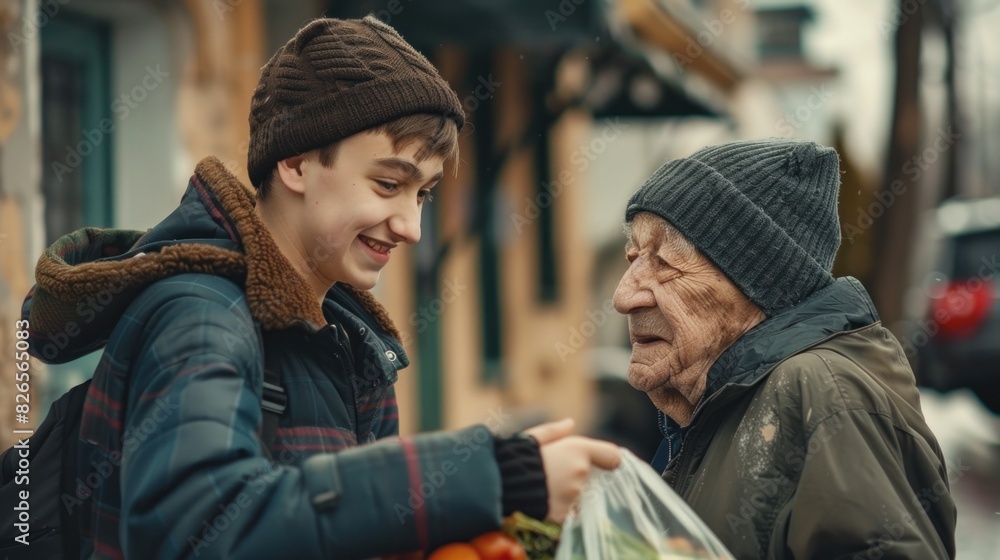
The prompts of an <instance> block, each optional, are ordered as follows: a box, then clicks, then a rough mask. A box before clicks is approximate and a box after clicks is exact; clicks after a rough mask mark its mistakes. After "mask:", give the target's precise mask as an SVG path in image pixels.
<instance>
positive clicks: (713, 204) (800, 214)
mask: <svg viewBox="0 0 1000 560" xmlns="http://www.w3.org/2000/svg"><path fill="white" fill-rule="evenodd" d="M839 189H840V158H839V157H838V155H837V152H836V150H834V149H833V148H828V147H825V146H820V145H818V144H816V143H813V142H795V141H788V140H782V139H766V140H750V141H743V142H733V143H729V144H722V145H718V146H710V147H707V148H703V149H701V150H699V151H698V152H696V153H695V154H694V155H692V156H691V157H687V158H681V159H677V160H673V161H669V162H667V163H666V164H664V165H663V166H661V167H660V168H659V169H657V170H656V172H655V173H653V175H652V176H651V177H650V178H649V179H648V180H647V181H646V183H645V184H644V185H643V186H642V187H640V188H639V190H638V191H636V192H635V194H633V195H632V197H631V199H630V200H629V202H628V206H627V207H626V210H625V220H626V221H628V222H631V221H632V220H633V219H634V218H635V215H636V214H637V213H639V212H651V213H653V214H655V215H657V216H659V217H661V218H663V219H665V220H666V221H667V222H669V223H670V224H671V225H673V226H674V227H675V228H677V229H678V230H679V231H680V232H681V233H683V234H684V235H685V236H686V237H687V238H688V239H689V240H690V241H691V242H692V243H693V244H694V245H695V247H697V248H698V249H699V250H700V251H701V252H702V253H703V254H704V255H705V256H706V257H708V258H709V259H710V260H711V261H712V262H713V263H714V264H715V265H716V266H717V267H719V269H721V270H722V272H723V273H725V274H726V276H728V277H729V278H730V279H731V280H732V281H733V282H734V283H735V284H736V285H737V286H738V287H739V288H740V290H742V292H743V293H744V294H745V295H746V296H747V297H748V298H749V299H750V300H751V301H753V302H754V303H756V304H757V305H758V306H759V307H760V308H761V310H763V311H764V313H765V314H766V315H768V316H772V315H774V314H776V313H778V312H780V311H781V310H782V309H785V308H787V307H790V306H792V305H795V304H797V303H799V302H801V301H802V300H804V299H806V298H807V297H808V296H809V295H810V294H812V293H813V292H815V291H816V290H819V289H821V288H824V287H826V286H828V285H830V284H831V283H832V282H833V276H832V275H831V274H830V270H831V268H832V267H833V259H834V257H835V256H836V254H837V248H838V247H839V246H840V221H839V219H838V217H837V195H838V191H839Z"/></svg>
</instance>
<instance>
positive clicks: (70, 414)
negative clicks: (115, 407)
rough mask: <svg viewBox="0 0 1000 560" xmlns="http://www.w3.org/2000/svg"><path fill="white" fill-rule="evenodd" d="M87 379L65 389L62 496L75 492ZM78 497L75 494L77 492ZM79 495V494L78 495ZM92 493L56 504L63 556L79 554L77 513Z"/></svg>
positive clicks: (60, 485) (60, 482) (87, 386)
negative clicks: (71, 504) (72, 503)
mask: <svg viewBox="0 0 1000 560" xmlns="http://www.w3.org/2000/svg"><path fill="white" fill-rule="evenodd" d="M91 381H92V380H91V379H88V380H87V381H84V382H83V383H81V384H79V385H77V386H76V387H73V388H72V389H71V390H70V391H69V405H68V406H67V407H66V412H65V414H66V416H65V418H66V420H65V425H64V426H65V427H64V429H65V430H66V433H65V438H64V440H63V441H65V443H66V444H65V445H64V446H63V456H62V468H61V469H60V471H59V477H60V479H61V480H60V481H59V488H60V490H61V491H62V494H61V495H62V496H66V495H69V496H76V495H77V494H76V490H77V489H76V479H77V470H76V469H77V460H76V457H77V450H78V448H79V441H80V421H81V420H82V419H83V405H84V403H85V402H86V400H87V392H88V391H89V390H90V383H91ZM77 497H78V496H77ZM78 498H79V497H78ZM92 499H93V498H92V495H88V496H87V497H86V498H85V499H84V500H83V502H84V504H85V505H84V504H77V505H76V507H72V508H67V507H65V506H63V504H60V507H59V524H60V526H61V527H62V541H63V543H62V544H63V556H64V557H65V558H79V557H80V530H81V529H82V527H81V524H80V513H81V511H82V510H83V509H84V508H88V509H89V507H90V501H91V500H92Z"/></svg>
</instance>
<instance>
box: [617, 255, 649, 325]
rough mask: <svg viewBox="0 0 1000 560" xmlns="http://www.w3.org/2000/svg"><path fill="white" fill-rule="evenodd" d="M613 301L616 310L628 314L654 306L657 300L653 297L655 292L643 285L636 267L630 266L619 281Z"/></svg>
mask: <svg viewBox="0 0 1000 560" xmlns="http://www.w3.org/2000/svg"><path fill="white" fill-rule="evenodd" d="M612 303H614V305H615V310H616V311H618V312H619V313H621V314H622V315H628V314H629V313H632V312H633V311H635V310H637V309H641V308H643V307H654V306H655V305H656V300H655V299H654V298H653V292H651V291H650V290H649V289H647V288H645V287H643V286H642V284H641V283H640V282H639V278H638V277H637V276H636V274H635V269H634V267H632V266H630V267H629V268H628V270H626V271H625V275H624V276H622V279H621V281H620V282H618V288H616V289H615V295H614V297H613V298H612Z"/></svg>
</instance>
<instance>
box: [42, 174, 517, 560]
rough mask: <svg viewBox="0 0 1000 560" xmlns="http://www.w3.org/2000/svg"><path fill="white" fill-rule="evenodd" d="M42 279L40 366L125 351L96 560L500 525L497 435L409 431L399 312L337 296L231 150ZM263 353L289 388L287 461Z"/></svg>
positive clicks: (354, 543) (94, 461)
mask: <svg viewBox="0 0 1000 560" xmlns="http://www.w3.org/2000/svg"><path fill="white" fill-rule="evenodd" d="M314 258H317V259H321V258H323V256H322V255H315V256H314ZM36 279H37V284H36V286H35V287H34V288H33V289H32V292H31V293H30V294H29V295H28V297H27V299H26V300H25V303H24V306H23V315H24V318H26V319H28V320H29V321H30V333H31V339H30V341H31V347H32V349H33V351H34V352H35V354H36V355H37V356H38V357H39V358H41V359H43V360H44V361H47V362H63V361H66V360H70V359H73V358H75V357H78V356H81V355H83V354H86V353H88V352H90V351H92V350H95V349H99V348H101V347H102V346H106V348H105V349H104V353H103V355H102V357H101V360H100V365H99V367H98V369H97V371H96V372H95V374H94V378H93V382H92V384H91V387H90V390H89V393H88V395H87V400H86V404H85V413H84V418H83V422H82V427H81V436H80V451H79V457H80V461H79V463H80V464H79V469H78V472H79V473H80V474H81V478H80V479H79V480H78V484H79V488H78V492H77V495H76V496H67V497H65V499H64V501H65V502H66V505H67V507H77V506H78V505H79V504H81V503H82V502H81V500H82V499H83V498H85V497H87V495H88V494H90V493H93V497H94V499H93V503H92V505H91V507H90V508H89V509H87V510H86V511H83V512H82V515H83V519H84V531H83V533H84V535H83V536H84V539H85V542H84V554H83V556H84V557H90V554H91V553H92V554H93V557H94V558H123V557H124V558H140V559H153V558H161V559H174V558H230V559H238V558H254V559H257V558H303V559H304V558H368V557H373V556H378V555H381V554H386V553H390V552H401V551H407V550H415V549H421V548H427V547H432V546H435V545H438V544H441V543H443V542H446V541H452V540H463V539H468V538H471V537H472V536H475V535H477V534H481V533H483V532H486V531H489V530H493V529H495V528H497V527H498V526H499V523H500V514H501V511H500V509H501V507H500V504H501V481H500V476H499V472H498V466H497V461H496V458H495V457H494V448H493V445H494V440H493V438H492V436H491V434H490V433H489V431H488V430H487V429H486V427H485V426H476V427H472V428H469V429H466V430H463V431H459V432H451V433H438V434H429V435H421V436H415V437H407V438H397V437H392V436H397V434H398V413H397V410H396V399H395V393H394V390H393V383H394V382H395V381H396V379H397V370H398V369H401V368H403V367H405V366H406V365H407V364H408V361H407V357H406V354H405V352H404V351H403V348H402V346H401V345H400V343H399V334H398V332H397V331H396V329H395V327H394V326H393V325H392V323H391V321H389V319H388V317H387V315H386V313H385V311H384V309H383V308H382V307H381V306H380V305H379V304H378V303H377V302H376V301H375V300H374V299H373V298H372V297H371V296H370V295H369V294H368V293H366V292H360V291H357V290H354V289H352V288H349V287H345V286H342V285H336V286H335V287H334V288H333V289H331V290H330V292H329V293H328V294H327V297H326V299H325V300H324V302H323V304H322V307H321V306H320V305H319V304H318V302H316V300H315V297H314V296H313V294H312V292H311V290H310V289H309V287H308V286H307V285H306V284H305V281H304V279H303V278H302V277H301V275H299V274H298V273H297V272H295V271H294V269H293V268H292V266H291V264H290V263H289V262H288V261H287V260H286V259H285V257H284V256H283V255H282V254H281V253H280V251H279V250H278V248H277V246H276V245H275V244H274V241H273V239H272V238H271V237H270V235H269V234H268V233H267V231H266V230H265V229H264V226H263V224H262V223H261V222H260V221H259V219H258V218H257V216H256V215H255V214H254V212H253V195H252V194H251V193H250V192H249V191H248V190H247V189H246V188H245V187H243V185H241V184H240V182H239V181H238V180H237V179H235V178H234V177H233V176H232V175H231V174H229V172H228V171H227V170H226V169H225V168H224V166H223V165H222V164H221V163H220V162H219V161H218V160H216V159H214V158H209V159H206V160H204V161H202V162H201V163H200V164H199V165H198V167H197V168H196V170H195V175H194V176H193V177H192V178H191V181H190V183H189V185H188V188H187V190H186V192H185V193H184V195H183V198H182V201H181V204H180V206H179V207H178V208H177V209H176V210H175V211H174V212H173V213H171V214H170V215H169V216H168V217H167V218H166V219H164V220H163V221H162V222H161V223H160V224H158V225H157V226H155V227H154V228H152V229H151V230H149V231H147V232H145V233H142V232H137V231H125V230H97V229H85V230H80V231H78V232H76V233H74V234H71V235H69V236H67V237H64V238H62V239H60V240H59V241H58V242H57V243H56V244H54V245H53V246H52V247H50V248H49V249H48V250H47V251H46V253H45V254H44V255H43V256H42V258H41V259H40V260H39V263H38V266H37V267H36ZM263 356H266V357H267V360H268V364H269V367H275V368H277V369H278V370H279V371H280V374H281V376H282V383H283V385H284V387H285V389H286V391H287V394H288V409H287V411H286V412H285V413H284V415H283V416H282V418H281V420H280V422H279V425H278V429H277V433H276V438H275V443H274V445H273V447H271V452H272V455H273V460H269V459H267V458H266V457H265V456H264V455H263V452H262V450H261V442H260V439H259V436H258V430H259V426H260V425H261V416H262V413H261V408H260V399H261V394H262V384H263V363H264V360H263ZM271 364H273V366H272V365H271ZM376 440H381V441H376ZM362 443H370V445H363V446H359V444H362ZM94 473H97V474H96V475H95V474H94ZM84 475H86V476H84Z"/></svg>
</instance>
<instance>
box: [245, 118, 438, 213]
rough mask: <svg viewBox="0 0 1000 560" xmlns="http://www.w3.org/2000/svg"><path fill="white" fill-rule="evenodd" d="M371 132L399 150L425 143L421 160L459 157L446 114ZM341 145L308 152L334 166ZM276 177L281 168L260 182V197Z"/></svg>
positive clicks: (419, 154)
mask: <svg viewBox="0 0 1000 560" xmlns="http://www.w3.org/2000/svg"><path fill="white" fill-rule="evenodd" d="M367 132H372V133H376V134H378V133H384V134H386V135H387V136H389V138H390V139H391V140H392V148H393V149H394V150H395V151H397V152H399V151H401V150H403V149H404V148H406V147H407V146H409V145H410V144H413V143H415V142H419V143H421V146H420V149H419V150H417V153H416V154H415V156H414V157H416V159H417V161H418V162H421V161H424V160H426V159H428V158H431V157H435V156H436V157H443V158H444V159H445V162H446V163H451V162H453V161H454V160H455V159H456V158H457V157H458V127H457V126H456V125H455V122H454V121H453V120H451V119H449V118H447V117H444V116H443V115H430V114H418V115H410V116H407V117H402V118H399V119H396V120H394V121H390V122H387V123H385V124H383V125H379V126H377V127H375V128H372V129H371V130H369V131H367ZM339 146H340V142H334V143H333V144H330V145H328V146H324V147H322V148H319V149H317V150H313V151H312V152H307V153H315V154H317V155H318V157H319V162H320V164H321V165H322V166H323V167H332V166H333V164H334V163H335V162H336V161H337V149H338V147H339ZM276 181H278V170H277V168H275V169H274V170H272V171H271V175H270V176H269V178H268V179H267V180H265V181H263V182H262V183H261V184H260V187H259V188H258V189H257V198H258V199H259V200H266V198H267V193H268V192H269V191H270V190H271V187H272V186H273V185H274V184H275V182H276Z"/></svg>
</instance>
